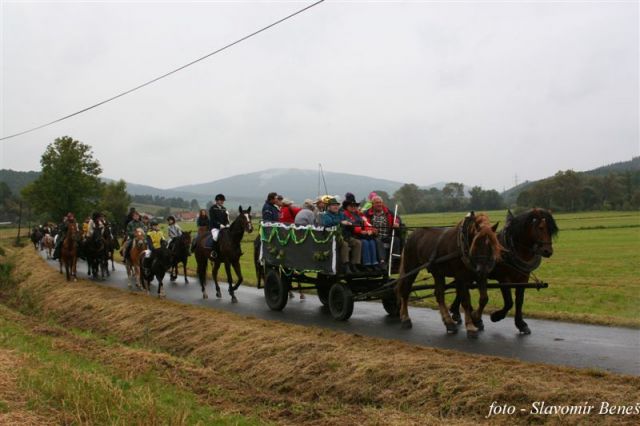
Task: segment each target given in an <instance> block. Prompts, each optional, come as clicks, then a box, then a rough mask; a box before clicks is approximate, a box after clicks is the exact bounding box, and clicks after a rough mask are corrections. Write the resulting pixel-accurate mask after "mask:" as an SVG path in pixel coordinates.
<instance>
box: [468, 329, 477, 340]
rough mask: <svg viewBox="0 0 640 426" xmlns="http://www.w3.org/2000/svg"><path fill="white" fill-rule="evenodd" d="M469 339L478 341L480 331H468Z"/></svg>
mask: <svg viewBox="0 0 640 426" xmlns="http://www.w3.org/2000/svg"><path fill="white" fill-rule="evenodd" d="M467 338H469V339H477V338H478V330H467Z"/></svg>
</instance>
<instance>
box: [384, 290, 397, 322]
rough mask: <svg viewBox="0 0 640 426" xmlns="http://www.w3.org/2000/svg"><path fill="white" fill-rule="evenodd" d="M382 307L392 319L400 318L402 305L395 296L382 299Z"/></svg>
mask: <svg viewBox="0 0 640 426" xmlns="http://www.w3.org/2000/svg"><path fill="white" fill-rule="evenodd" d="M382 307H383V308H384V310H385V311H387V313H388V314H389V316H391V317H399V316H400V305H398V299H397V298H396V295H395V294H391V295H388V296H385V297H383V298H382Z"/></svg>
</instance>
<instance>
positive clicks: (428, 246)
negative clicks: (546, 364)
mask: <svg viewBox="0 0 640 426" xmlns="http://www.w3.org/2000/svg"><path fill="white" fill-rule="evenodd" d="M497 227H498V224H497V223H496V224H495V225H491V223H490V220H489V217H488V216H487V215H485V214H478V215H476V214H474V213H473V212H471V213H470V214H469V215H467V217H465V218H464V219H463V220H462V221H460V222H459V223H458V224H457V225H456V226H455V227H452V228H421V229H418V230H416V231H415V232H413V233H412V234H411V235H410V236H409V238H408V239H407V242H406V244H405V248H404V250H403V255H402V261H401V265H400V277H401V278H400V279H399V280H398V284H397V286H396V295H397V297H398V299H399V300H400V318H401V321H402V326H403V327H404V328H410V327H411V319H410V318H409V313H408V302H409V295H410V294H411V291H412V287H413V283H414V282H415V279H416V277H417V275H418V273H419V271H420V270H422V269H423V268H425V267H426V269H427V270H428V271H429V272H430V273H431V275H432V276H433V279H434V282H435V290H434V293H435V297H436V301H437V302H438V308H439V310H440V315H441V317H442V321H443V322H444V324H445V327H446V330H447V333H451V334H453V333H456V332H457V330H458V327H457V324H458V322H459V313H458V310H459V306H460V305H462V307H463V308H464V312H465V318H464V321H465V328H466V330H467V336H469V337H477V336H478V332H479V331H480V330H482V329H484V324H483V322H482V312H483V310H484V308H485V306H486V304H487V302H488V300H489V297H488V294H487V279H489V278H491V279H496V280H498V281H499V282H502V283H518V282H527V280H528V279H529V274H530V272H531V271H533V270H534V269H535V268H537V266H538V265H539V264H540V256H545V257H549V256H551V255H552V254H553V248H552V237H553V236H555V235H556V234H557V232H558V228H557V225H556V223H555V221H554V219H553V217H552V216H551V214H550V213H549V212H548V211H546V210H542V209H533V210H531V211H529V212H527V213H523V214H522V215H519V216H517V217H514V216H513V215H512V214H511V212H509V213H508V215H507V223H506V226H505V228H504V229H503V230H502V231H501V232H500V233H499V234H496V229H497ZM446 277H451V278H453V284H454V285H455V290H456V299H455V301H454V303H453V305H452V312H453V313H454V316H453V317H452V315H451V313H450V311H449V309H447V306H446V304H445V298H444V296H445V289H446V282H445V278H446ZM473 283H475V284H476V285H477V287H478V290H479V292H480V298H479V306H478V308H477V309H475V310H473V308H472V306H471V300H470V294H469V287H470V286H471V285H472V284H473ZM501 290H502V295H503V298H504V307H503V308H502V309H501V310H498V311H496V312H494V313H493V314H492V315H491V319H492V321H499V320H501V319H503V318H504V317H505V316H506V314H507V312H508V311H509V309H511V307H512V306H513V302H512V299H511V290H510V289H509V288H501ZM523 300H524V289H523V288H518V289H517V290H516V326H517V327H518V329H519V330H520V331H521V332H522V333H527V334H528V333H530V330H529V329H528V327H527V325H526V323H525V322H524V321H523V320H522V302H523ZM455 314H457V315H455Z"/></svg>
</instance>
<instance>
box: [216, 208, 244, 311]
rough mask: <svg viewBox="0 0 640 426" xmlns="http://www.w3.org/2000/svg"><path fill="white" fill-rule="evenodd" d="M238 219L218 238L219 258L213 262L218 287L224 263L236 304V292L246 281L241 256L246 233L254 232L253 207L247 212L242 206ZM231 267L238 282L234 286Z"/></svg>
mask: <svg viewBox="0 0 640 426" xmlns="http://www.w3.org/2000/svg"><path fill="white" fill-rule="evenodd" d="M238 213H239V214H238V217H236V219H235V220H234V221H233V222H232V223H231V225H229V227H228V228H224V229H221V230H220V235H219V236H218V256H217V257H216V258H215V260H214V261H213V272H212V275H213V282H214V283H215V285H216V289H219V288H220V287H219V286H218V270H219V269H220V265H221V264H222V263H224V269H225V272H226V273H227V282H228V283H229V295H230V296H231V302H233V303H236V302H238V299H237V298H236V296H235V291H236V290H237V289H238V287H240V284H242V282H243V281H244V279H243V277H242V270H241V268H240V256H242V249H241V246H240V245H241V243H242V238H243V237H244V233H245V232H248V233H249V234H250V233H252V232H253V225H252V224H251V207H249V208H248V209H247V210H242V206H240V208H239V211H238ZM231 267H233V270H234V271H235V273H236V275H237V277H238V281H237V282H236V284H235V285H234V284H233V277H232V276H231Z"/></svg>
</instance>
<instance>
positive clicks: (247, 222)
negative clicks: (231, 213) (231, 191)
mask: <svg viewBox="0 0 640 426" xmlns="http://www.w3.org/2000/svg"><path fill="white" fill-rule="evenodd" d="M239 213H240V215H239V216H238V220H241V221H242V222H241V223H242V228H243V229H244V230H245V232H248V233H249V234H250V233H252V232H253V225H252V224H251V206H249V208H248V209H247V210H242V206H240V208H239Z"/></svg>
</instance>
